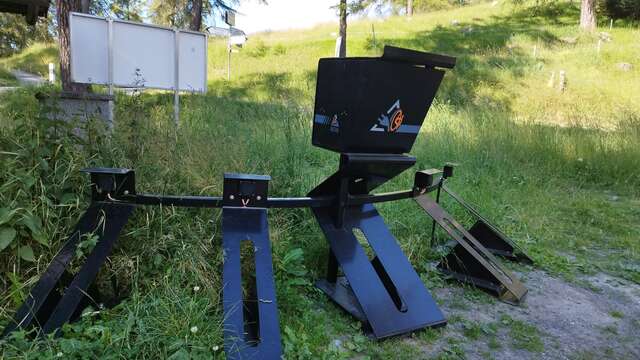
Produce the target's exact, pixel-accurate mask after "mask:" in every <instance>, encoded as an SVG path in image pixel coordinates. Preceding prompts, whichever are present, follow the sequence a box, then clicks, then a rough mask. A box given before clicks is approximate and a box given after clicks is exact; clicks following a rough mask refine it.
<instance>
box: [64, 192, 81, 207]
mask: <svg viewBox="0 0 640 360" xmlns="http://www.w3.org/2000/svg"><path fill="white" fill-rule="evenodd" d="M77 198H78V197H77V196H76V194H73V193H65V194H64V195H62V197H61V198H60V205H68V204H73V203H75V202H76V199H77Z"/></svg>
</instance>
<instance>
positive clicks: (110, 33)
mask: <svg viewBox="0 0 640 360" xmlns="http://www.w3.org/2000/svg"><path fill="white" fill-rule="evenodd" d="M74 18H88V19H94V20H99V21H104V22H105V23H106V26H107V39H106V41H107V64H106V67H107V68H106V73H107V79H106V81H93V80H92V79H91V78H89V79H81V78H78V77H76V74H75V70H74V69H76V68H77V65H75V64H74V53H75V52H76V51H77V50H76V49H74V48H73V46H72V48H71V52H72V54H71V59H70V67H71V76H72V80H73V81H74V82H78V83H90V84H99V85H107V86H108V87H109V95H113V88H114V86H117V87H123V88H131V87H139V88H149V89H160V90H170V91H173V92H174V119H175V123H176V125H177V124H178V123H179V118H180V98H179V93H180V91H190V92H202V93H206V92H207V86H208V85H207V81H208V76H207V65H208V55H207V54H208V48H209V40H208V37H207V34H206V33H202V32H197V31H188V30H177V29H172V28H168V27H164V26H159V25H154V24H145V23H140V22H134V21H128V20H114V19H110V18H105V17H100V16H95V15H90V14H84V13H78V12H71V13H69V27H70V29H69V33H70V37H71V43H73V39H74V36H76V35H75V34H76V33H77V32H78V30H77V29H75V26H76V25H77V24H75V21H73V19H74ZM114 24H127V25H131V26H138V27H143V28H151V29H158V30H164V31H168V32H171V33H173V38H174V43H173V47H174V54H173V63H174V69H173V73H174V74H173V75H174V76H173V86H158V85H156V86H147V85H145V84H144V83H142V84H125V83H117V82H116V81H115V79H114V66H115V65H114V64H115V60H116V59H115V57H114V53H115V52H116V47H115V46H114ZM181 34H192V35H197V36H202V37H204V39H203V41H204V62H203V63H204V69H203V70H204V71H203V74H204V76H203V79H202V84H200V85H201V86H202V88H201V90H198V91H194V90H193V88H190V89H188V88H182V89H181V87H180V57H181V56H180V37H181ZM168 56H170V55H168ZM109 120H110V121H111V122H113V119H109Z"/></svg>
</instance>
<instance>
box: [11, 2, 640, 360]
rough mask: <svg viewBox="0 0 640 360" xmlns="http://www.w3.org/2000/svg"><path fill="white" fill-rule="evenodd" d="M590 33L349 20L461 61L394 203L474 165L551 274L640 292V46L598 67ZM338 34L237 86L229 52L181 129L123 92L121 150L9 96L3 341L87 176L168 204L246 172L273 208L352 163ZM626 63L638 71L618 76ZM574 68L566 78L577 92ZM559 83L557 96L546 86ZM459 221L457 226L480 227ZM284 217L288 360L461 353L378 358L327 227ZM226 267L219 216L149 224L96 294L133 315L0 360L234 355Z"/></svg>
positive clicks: (390, 218) (504, 13) (267, 58)
mask: <svg viewBox="0 0 640 360" xmlns="http://www.w3.org/2000/svg"><path fill="white" fill-rule="evenodd" d="M577 19H578V15H577V9H576V8H575V5H573V6H572V5H569V4H568V3H560V4H559V5H555V6H550V7H546V8H544V9H537V10H534V9H531V8H526V7H520V8H513V7H510V6H507V5H496V6H492V5H491V4H480V5H474V6H468V7H464V8H460V9H456V10H451V11H443V12H434V13H431V14H425V15H417V16H414V17H413V18H412V19H406V18H390V19H387V20H385V21H368V20H363V21H359V22H353V23H351V24H350V27H349V31H350V34H349V44H348V46H349V54H350V55H352V56H362V55H378V54H380V53H381V48H382V45H383V44H395V45H399V46H406V47H411V48H415V49H420V50H426V51H430V52H436V53H445V54H448V55H453V56H457V57H458V60H459V62H458V65H457V66H456V68H455V69H454V70H453V71H450V72H448V74H447V75H446V77H445V80H444V83H443V85H442V87H441V90H440V92H439V94H438V97H437V99H436V102H435V103H434V105H433V107H432V108H431V110H430V112H429V115H428V117H427V119H426V121H425V125H424V126H423V129H422V132H421V134H420V136H419V138H418V140H417V142H416V144H415V146H414V148H413V151H412V154H413V155H415V156H417V158H418V163H417V164H416V166H415V167H414V168H413V169H411V170H410V171H407V172H406V173H405V174H402V176H399V177H398V178H397V179H395V180H394V181H392V182H391V183H390V184H388V185H385V186H384V187H383V188H382V189H380V190H381V191H384V190H391V189H398V188H405V187H408V186H410V184H411V182H412V173H413V171H414V170H419V169H424V168H430V167H440V166H441V165H442V164H443V163H444V162H446V161H453V162H457V163H459V164H460V167H459V169H458V170H457V174H456V177H454V178H453V179H452V180H451V187H452V188H454V189H456V190H458V191H459V193H461V194H462V195H463V196H464V197H465V198H466V199H468V200H469V201H470V202H471V203H473V204H476V205H477V207H478V208H480V209H481V211H482V212H483V213H484V214H486V215H487V217H489V218H490V219H493V220H495V222H496V223H497V224H498V225H499V226H500V227H501V228H502V229H503V230H504V231H505V232H506V233H507V234H509V235H510V236H512V237H513V238H514V239H515V240H516V242H518V243H519V244H520V245H521V246H522V247H524V248H525V249H526V251H527V252H528V253H529V254H530V255H531V256H532V257H533V258H534V260H535V262H536V268H539V269H543V270H545V271H547V272H549V273H551V274H554V275H559V276H563V277H565V278H567V279H575V278H576V276H577V275H580V274H585V273H594V272H601V271H602V272H607V273H609V274H613V275H616V276H619V277H623V278H626V279H629V280H632V281H635V282H640V268H639V267H638V263H639V261H640V242H638V233H640V223H638V219H639V218H640V171H639V170H638V169H640V98H639V95H638V94H640V73H639V71H640V70H638V68H639V67H640V58H639V56H640V55H639V54H640V51H638V50H640V49H639V48H638V47H639V46H640V44H639V43H638V41H637V39H638V38H639V37H640V32H639V31H638V29H637V28H614V29H612V30H607V32H608V33H609V34H610V37H611V39H612V41H611V42H605V43H603V44H602V45H601V49H600V52H599V53H597V52H596V44H597V35H593V36H592V35H584V34H580V33H579V32H578V30H577V25H576V23H577ZM372 24H373V25H374V27H375V32H376V35H375V38H376V40H375V43H374V41H373V36H372V34H371V30H372ZM335 31H336V26H335V25H321V26H318V27H316V28H314V29H311V30H305V31H291V32H273V33H269V34H259V35H256V36H252V37H251V38H250V40H249V44H248V46H247V47H246V48H245V49H242V50H241V51H240V52H239V53H237V54H236V53H234V54H233V75H232V79H231V81H226V79H225V78H226V54H225V45H224V43H223V42H220V41H215V40H212V42H211V44H210V47H209V51H210V57H209V79H210V84H209V93H208V94H207V95H204V96H203V95H185V96H184V97H183V98H182V105H183V108H182V109H183V110H182V114H181V119H182V124H181V126H180V128H179V129H178V130H177V131H175V130H174V128H173V127H172V110H171V109H172V96H171V95H169V94H161V93H145V94H141V95H135V96H128V95H121V96H119V97H118V103H117V108H116V112H117V113H116V118H117V119H118V123H117V130H116V132H115V134H114V135H113V136H112V137H111V138H107V137H105V136H102V134H103V131H104V130H103V129H101V127H100V124H86V125H82V126H83V128H84V130H85V131H86V134H87V135H86V136H85V137H84V138H78V137H77V136H75V135H74V132H73V126H68V125H64V124H55V129H53V130H52V129H51V126H52V123H51V122H47V121H43V120H42V119H40V117H39V112H40V108H39V105H38V104H37V101H36V100H35V99H34V98H33V96H32V95H33V92H32V91H33V90H21V91H17V92H13V93H9V94H3V95H0V96H2V98H1V101H0V165H1V166H0V179H1V181H0V201H1V203H2V204H3V205H1V206H0V231H2V232H4V234H5V235H6V234H8V233H9V232H10V231H11V230H15V234H16V235H15V236H14V237H12V238H11V239H10V240H9V241H7V240H4V239H7V238H8V236H6V237H5V238H4V239H3V243H2V248H0V272H1V273H2V274H3V276H2V281H1V282H0V289H1V290H2V291H0V294H2V295H1V297H0V327H3V326H4V325H5V324H6V323H7V322H8V321H9V319H10V316H12V314H13V312H14V311H15V309H16V307H17V306H18V305H19V304H20V303H21V301H22V300H23V299H24V297H25V296H26V294H27V293H28V291H29V289H30V287H31V286H32V285H33V284H34V282H35V281H36V279H37V276H38V275H39V274H41V272H42V271H43V270H44V269H45V267H46V265H47V264H48V263H49V262H50V260H51V258H52V257H53V256H54V255H55V253H56V252H57V251H58V249H59V248H60V246H61V244H62V242H63V241H64V240H65V235H66V234H67V233H68V232H69V231H70V229H71V227H72V226H73V224H74V223H75V221H76V220H77V219H78V217H79V216H80V214H81V212H82V210H83V209H84V208H85V206H86V199H87V195H88V191H87V186H86V185H87V184H88V179H87V178H86V177H85V176H84V175H82V174H80V173H79V172H78V170H79V169H80V168H82V167H86V166H117V167H131V168H135V169H136V178H137V182H138V184H137V188H138V190H139V191H144V192H156V193H166V194H203V195H204V194H206V195H216V194H220V193H221V191H222V173H223V172H244V173H257V174H270V175H271V176H272V178H273V181H272V182H271V184H270V193H271V194H272V195H274V196H287V195H289V196H295V195H303V194H305V193H306V192H307V191H308V190H309V189H311V188H313V187H314V186H315V185H317V184H318V183H319V182H320V181H322V179H324V177H326V176H328V175H329V174H331V173H332V172H333V171H334V170H335V169H336V166H337V157H338V156H337V155H336V154H333V153H330V152H328V151H324V150H320V149H317V148H314V147H312V146H311V142H310V137H311V119H312V104H313V94H314V91H315V68H316V65H317V61H318V58H320V57H326V56H331V55H332V53H333V49H334V37H333V35H332V33H333V32H335ZM534 46H535V47H536V54H535V55H536V56H535V57H534V50H533V49H534ZM28 56H31V57H33V58H35V59H44V57H45V56H49V57H54V56H55V49H53V48H51V47H46V46H40V47H39V48H34V49H31V50H28V51H27V52H26V53H25V54H20V55H16V56H14V57H12V58H9V59H4V60H2V65H4V66H7V67H17V68H22V69H24V70H32V71H35V72H39V71H41V70H42V71H44V70H46V67H43V68H42V69H41V68H40V65H38V64H40V62H42V61H44V62H43V63H44V64H46V63H47V62H49V61H50V60H42V61H40V60H37V61H36V60H34V61H30V60H25V59H26V57H28ZM621 62H626V63H632V64H633V65H634V66H633V69H632V70H630V71H624V70H622V69H620V68H619V67H618V65H617V64H618V63H621ZM29 66H32V68H29ZM560 70H564V71H565V72H566V74H567V75H566V76H567V79H568V82H567V87H566V89H565V91H564V92H563V93H561V92H560V91H558V90H557V79H558V72H559V71H560ZM552 72H554V73H555V80H556V84H555V85H554V86H553V87H548V82H549V79H550V77H551V73H552ZM449 205H451V204H449ZM378 208H379V209H380V211H381V213H382V214H383V215H384V216H385V218H386V221H387V224H388V225H389V227H390V228H391V230H392V232H393V233H394V235H396V237H397V238H398V240H399V242H400V243H401V245H402V247H403V249H404V250H405V253H406V254H407V255H408V256H409V258H410V260H411V261H412V264H413V265H414V266H415V268H416V270H417V271H418V272H419V273H420V275H421V277H422V278H423V280H424V281H425V283H426V284H427V285H428V287H429V288H430V289H435V288H440V287H443V286H451V285H450V284H447V283H445V282H444V281H443V279H442V277H441V276H440V275H439V274H438V273H436V272H434V271H433V269H432V263H433V262H434V261H436V260H437V259H438V257H439V254H438V252H437V251H436V250H435V249H432V248H431V247H430V241H429V233H430V221H428V220H427V218H426V217H425V215H424V214H423V213H422V211H421V210H420V209H418V208H417V207H416V206H415V204H413V202H411V201H400V202H394V203H387V204H383V205H380V206H379V207H378ZM459 210H460V209H456V208H453V209H452V212H453V214H454V215H455V216H460V217H461V218H462V219H464V220H468V219H466V218H465V217H464V216H463V215H462V213H461V212H460V211H459ZM269 214H270V231H271V240H272V243H273V253H274V269H275V274H276V281H277V284H276V285H277V291H278V293H277V295H278V301H279V307H280V324H281V328H282V336H283V345H284V348H285V352H286V354H285V356H286V358H309V359H311V358H319V357H322V358H353V357H361V358H367V357H368V358H406V359H415V358H430V357H440V358H455V357H456V356H459V355H463V354H460V349H459V346H457V344H459V342H460V341H461V340H460V338H459V337H456V338H454V337H452V338H450V339H449V338H447V341H448V344H449V345H448V346H447V347H445V348H442V349H438V350H436V349H434V348H432V347H431V346H430V344H432V342H433V341H434V339H438V338H442V337H445V336H448V335H446V334H445V333H444V332H442V331H427V332H420V333H417V334H416V335H415V336H414V337H413V338H411V340H410V341H407V339H403V338H396V339H390V340H388V341H384V342H380V343H376V342H373V341H371V340H368V339H367V338H365V337H364V336H362V333H361V332H360V331H359V324H358V323H357V322H356V321H354V320H353V319H352V318H350V317H348V316H346V315H345V314H344V313H343V312H341V311H340V310H339V309H338V308H337V307H335V306H334V305H333V304H332V303H330V302H329V301H328V299H327V298H326V297H325V296H323V295H322V294H320V293H319V291H317V290H316V289H315V288H314V287H313V286H312V283H313V280H314V279H316V278H318V277H320V276H322V274H323V273H324V267H325V262H326V261H325V256H326V252H327V245H326V242H325V240H324V239H323V237H322V234H321V231H320V229H319V227H318V226H317V225H316V223H315V220H313V219H312V215H311V213H310V212H309V211H308V210H277V209H274V210H270V212H269ZM6 229H9V230H6ZM444 238H445V237H444V235H443V234H439V241H443V240H444ZM5 244H6V245H5ZM31 252H33V254H31ZM84 254H86V250H84V251H81V252H80V253H79V254H78V258H82V257H83V256H84ZM32 255H33V256H32ZM221 262H222V253H221V250H220V211H217V210H216V211H211V210H198V209H188V210H185V209H174V208H158V207H150V208H145V209H141V210H139V211H138V212H137V213H136V215H135V216H134V218H133V219H132V220H131V221H130V222H129V225H128V226H127V227H126V229H125V231H124V233H123V235H122V236H121V237H120V240H119V243H118V247H117V249H116V250H115V251H114V255H113V256H112V257H111V260H110V262H109V263H108V266H107V267H106V269H104V270H103V271H102V272H101V274H100V276H99V281H98V283H99V284H100V287H101V290H102V291H103V293H109V294H111V295H110V298H111V299H114V298H120V297H123V298H124V299H125V300H124V301H123V302H122V303H120V304H119V305H117V306H116V307H114V308H112V309H100V310H98V311H93V312H87V313H86V315H85V316H84V317H83V318H82V319H81V320H80V321H79V322H77V323H74V324H73V325H70V326H67V327H66V328H65V330H64V337H63V338H59V339H44V340H41V341H36V342H33V341H27V340H25V334H21V333H18V334H17V335H16V336H15V337H14V338H13V339H11V340H10V341H4V340H0V345H1V346H0V357H7V358H12V357H14V356H15V357H35V356H37V355H41V356H43V357H53V356H56V355H58V354H61V356H73V357H79V358H80V357H113V358H122V357H124V358H130V357H153V358H157V357H169V356H174V357H175V358H183V357H184V358H186V357H189V356H191V357H194V358H197V357H202V358H210V357H214V358H222V357H223V352H222V350H221V348H222V329H221V326H222V325H221V320H222V312H221V307H220V305H219V304H220V291H221ZM77 266H78V265H77V264H76V265H75V267H74V269H77ZM516 269H517V270H518V271H521V272H527V271H529V268H526V267H521V266H516ZM453 286H458V285H455V284H454V285H453ZM465 293H467V294H469V296H470V297H473V298H474V299H480V300H479V301H492V300H491V298H490V297H489V296H488V295H485V294H484V293H481V292H478V291H473V290H472V289H468V291H466V292H465ZM105 296H106V298H109V295H105ZM437 300H438V301H439V302H441V303H442V302H447V301H449V300H450V299H447V298H440V299H437ZM465 321H467V320H465V319H450V324H451V325H452V326H455V324H461V323H464V322H465ZM497 326H501V325H500V324H499V323H498V325H497ZM194 329H195V330H194ZM531 336H537V335H531ZM336 339H339V340H340V343H341V344H342V345H341V346H336V342H335V340H336ZM499 346H513V345H512V344H510V343H505V344H499ZM524 347H525V350H527V351H532V352H535V351H540V349H539V347H532V348H527V347H526V346H524ZM605 350H606V349H603V350H602V351H603V353H605ZM607 351H609V350H607ZM612 351H615V350H612ZM532 356H534V357H535V354H533V355H532Z"/></svg>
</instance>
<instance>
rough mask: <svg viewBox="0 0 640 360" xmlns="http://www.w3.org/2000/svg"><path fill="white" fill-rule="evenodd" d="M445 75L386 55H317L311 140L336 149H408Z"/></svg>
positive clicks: (386, 150) (349, 150)
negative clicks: (333, 56)
mask: <svg viewBox="0 0 640 360" xmlns="http://www.w3.org/2000/svg"><path fill="white" fill-rule="evenodd" d="M443 76H444V71H441V70H435V69H433V68H430V67H419V66H415V65H414V64H410V63H405V62H399V61H395V60H389V59H385V58H326V59H320V62H319V63H318V77H317V85H316V100H315V110H314V119H313V140H312V142H313V145H315V146H319V147H322V148H325V149H329V150H333V151H337V152H354V153H355V152H359V153H406V152H409V151H410V150H411V147H412V146H413V143H414V141H415V139H416V136H417V135H418V133H419V131H420V127H421V126H422V122H423V121H424V119H425V116H426V114H427V111H428V110H429V107H430V106H431V102H432V101H433V98H434V97H435V94H436V91H437V90H438V87H439V86H440V83H441V82H442V78H443Z"/></svg>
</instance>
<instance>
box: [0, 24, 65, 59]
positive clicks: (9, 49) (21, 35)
mask: <svg viewBox="0 0 640 360" xmlns="http://www.w3.org/2000/svg"><path fill="white" fill-rule="evenodd" d="M51 18H52V16H51V15H49V17H48V18H46V19H44V18H40V19H38V22H37V23H36V25H34V26H30V25H27V22H26V21H25V18H24V16H22V15H16V14H5V13H0V56H8V55H11V54H14V53H16V52H19V51H21V50H22V49H24V48H26V47H27V46H29V45H31V44H32V43H33V42H36V41H43V42H49V41H51V40H52V38H53V34H51V33H50V32H49V25H50V23H51Z"/></svg>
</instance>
